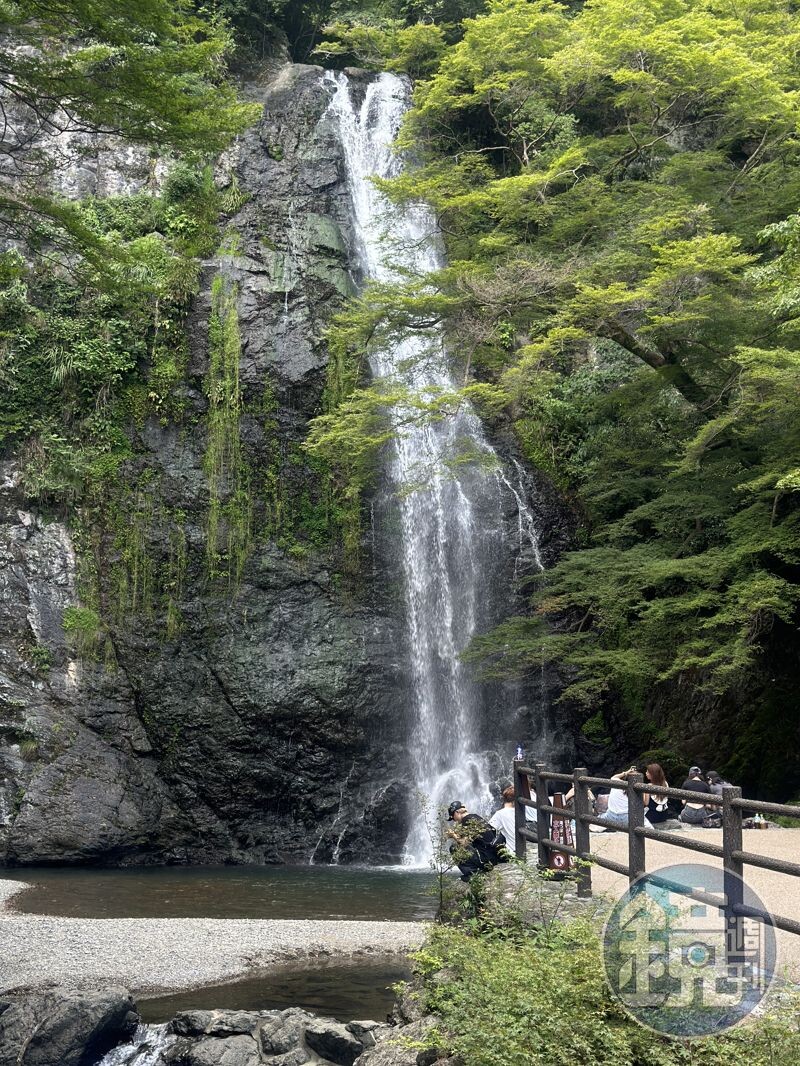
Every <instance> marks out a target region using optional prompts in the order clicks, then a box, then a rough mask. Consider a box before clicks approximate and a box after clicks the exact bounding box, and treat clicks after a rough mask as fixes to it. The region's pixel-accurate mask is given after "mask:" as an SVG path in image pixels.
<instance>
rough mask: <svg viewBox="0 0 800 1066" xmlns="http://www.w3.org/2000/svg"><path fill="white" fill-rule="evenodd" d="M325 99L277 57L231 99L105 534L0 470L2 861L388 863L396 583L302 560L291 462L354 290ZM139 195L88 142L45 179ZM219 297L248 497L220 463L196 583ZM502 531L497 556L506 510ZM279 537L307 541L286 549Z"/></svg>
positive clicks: (523, 706) (401, 825)
mask: <svg viewBox="0 0 800 1066" xmlns="http://www.w3.org/2000/svg"><path fill="white" fill-rule="evenodd" d="M332 89H333V86H332V84H331V83H330V82H328V81H326V80H325V78H324V73H323V71H322V70H321V69H320V68H318V67H309V66H300V65H291V64H285V65H284V66H282V67H281V68H280V69H279V70H278V72H277V74H276V75H275V76H272V77H271V78H270V80H269V81H268V83H267V84H266V86H263V87H262V86H259V85H257V84H255V83H253V84H251V85H249V86H248V89H247V91H248V94H249V95H250V96H251V97H253V98H256V99H259V100H261V101H262V102H263V104H264V116H263V119H262V121H261V122H260V124H258V125H257V126H256V127H254V128H253V129H251V130H250V131H249V132H248V133H247V134H246V135H245V136H244V137H243V138H242V139H241V142H240V143H239V144H238V145H237V146H235V149H234V150H233V151H232V153H231V156H230V158H229V159H227V160H226V161H225V167H226V168H228V169H231V168H232V169H233V171H234V172H235V174H236V175H237V178H238V185H239V189H240V193H241V194H240V195H237V198H236V205H235V208H234V211H235V213H234V214H233V216H232V217H231V219H230V221H229V223H228V226H227V229H226V232H225V236H224V240H223V243H222V246H221V249H220V251H219V253H218V254H217V255H216V256H215V257H214V258H213V259H211V260H209V261H207V262H206V263H204V265H203V273H202V286H201V293H200V295H199V297H198V299H197V300H196V302H195V305H194V308H193V311H192V314H191V317H190V321H189V353H190V354H189V361H188V371H187V375H186V379H185V382H184V384H183V385H182V386H181V388H180V392H181V403H182V409H183V415H182V417H181V418H180V419H178V420H170V419H168V418H163V419H159V418H155V417H151V418H149V419H147V420H145V421H144V422H142V423H141V424H136V423H135V422H133V423H132V424H131V427H130V433H131V434H132V437H133V442H134V452H135V458H134V459H132V460H131V461H130V462H129V463H128V464H127V466H126V468H125V478H126V479H128V481H129V484H130V493H129V506H128V510H127V511H124V512H122V514H121V515H120V514H119V513H118V514H117V515H116V518H115V521H116V524H117V530H116V533H115V534H114V535H112V533H110V532H109V528H108V526H104V525H103V522H104V521H105V518H104V517H103V516H102V515H99V514H98V512H97V511H95V512H94V513H93V514H92V515H91V516H89V518H87V517H86V516H84V519H83V521H78V522H75V521H73V518H74V516H72V517H71V519H70V523H69V525H68V524H65V523H64V522H59V521H53V520H52V518H47V517H45V516H43V515H42V514H39V513H37V512H36V511H35V510H33V509H32V508H31V506H30V504H29V502H28V501H27V500H26V499H25V496H24V494H23V493H22V491H21V489H20V485H19V480H18V471H17V468H16V467H15V465H14V463H13V462H8V463H6V464H5V466H4V468H3V477H2V496H0V507H2V513H1V514H0V519H2V530H0V603H1V604H2V622H1V623H0V862H3V861H5V862H6V863H11V864H33V863H64V862H98V863H115V864H130V863H142V862H227V861H232V862H277V861H285V860H298V861H307V860H311V861H320V862H323V861H342V862H348V861H373V862H375V861H378V862H390V861H393V860H397V859H398V858H399V856H400V854H401V852H402V847H403V843H404V840H405V837H406V833H407V828H408V819H409V809H410V803H411V800H412V798H413V788H412V785H411V783H410V782H409V773H408V757H407V742H408V735H407V731H408V728H409V727H408V723H407V722H406V721H405V717H404V707H405V704H406V700H405V692H404V677H405V676H406V670H405V660H404V655H405V652H404V648H403V635H402V620H401V617H400V614H401V612H400V607H399V603H398V586H397V577H396V575H395V574H393V573H392V570H391V562H390V561H389V560H390V556H388V555H387V556H386V557H384V556H383V555H382V553H381V551H380V549H379V548H377V549H376V548H375V546H374V545H373V544H372V540H371V536H370V530H366V531H365V534H364V538H363V540H364V543H363V545H362V563H361V567H360V573H359V574H358V575H357V576H355V577H349V578H348V577H344V576H343V575H342V573H341V572H339V570H340V568H335V567H334V566H332V565H331V556H330V554H329V553H326V552H325V551H324V550H322V549H321V548H318V547H317V546H315V544H316V541H315V537H314V529H315V523H316V522H317V521H318V517H319V510H320V507H321V506H323V504H324V500H323V501H322V502H321V500H320V491H319V485H318V484H317V480H318V473H317V472H315V471H314V470H313V469H312V468H311V467H310V466H309V463H308V461H307V459H306V458H305V456H304V454H303V453H302V451H301V450H300V443H301V441H302V440H303V439H304V436H305V432H306V426H307V423H308V420H309V419H310V418H311V417H312V416H314V415H315V414H318V413H319V411H320V405H321V401H322V396H323V391H324V388H325V380H326V371H327V363H328V353H327V351H326V349H325V345H324V343H323V341H322V337H321V333H322V329H323V327H324V325H325V323H326V322H327V321H328V320H329V318H330V316H331V314H332V313H333V312H334V311H335V310H336V308H337V307H338V306H339V305H340V303H341V301H342V298H343V297H344V296H345V295H347V294H348V293H349V292H351V291H352V289H353V281H352V271H351V265H352V260H351V255H350V249H351V248H352V234H351V233H350V231H349V202H348V194H347V190H346V187H345V184H344V168H343V162H342V158H341V149H340V146H339V145H338V143H337V140H336V136H335V129H334V127H333V125H332V123H331V120H330V118H329V117H328V116H327V114H326V108H327V105H328V102H329V99H330V95H331V93H332ZM92 153H94V154H92ZM146 180H147V175H146V168H145V167H144V164H143V161H142V160H141V159H139V158H138V157H136V158H134V155H132V154H131V153H130V151H129V150H127V149H124V150H122V149H120V150H119V152H118V153H117V155H116V156H115V155H114V153H113V152H112V151H111V149H109V148H108V146H107V145H105V146H104V145H95V146H92V145H88V146H85V151H83V153H82V155H81V163H80V170H79V172H74V173H72V175H71V176H67V177H65V176H63V175H62V185H63V187H64V190H66V191H72V192H75V193H77V194H80V195H85V194H87V193H100V194H102V193H105V192H108V191H111V192H114V193H120V192H128V191H131V189H136V188H139V187H141V186H142V184H143V183H144V182H145V181H146ZM65 182H66V184H64V183H65ZM220 300H223V301H224V302H225V307H226V308H227V311H226V314H228V312H230V313H231V314H232V315H233V319H234V321H235V325H236V333H237V343H239V346H240V350H239V357H238V386H237V387H238V388H239V389H240V392H241V416H240V418H239V421H238V427H237V433H238V443H236V445H235V449H236V462H237V463H240V465H241V469H242V470H246V472H247V484H246V489H242V487H241V485H239V483H238V482H237V480H236V476H234V475H233V474H231V470H230V469H228V470H227V472H226V473H225V475H224V477H223V478H222V483H221V487H219V499H218V501H217V504H218V507H219V516H218V517H219V521H220V522H221V526H220V528H221V529H222V530H223V536H224V535H225V534H224V530H225V528H227V529H228V573H227V580H225V579H224V575H223V579H222V580H220V579H219V575H218V576H217V578H216V579H214V577H213V574H212V576H211V577H210V576H209V554H210V553H209V536H210V533H209V509H210V507H211V503H210V499H209V496H210V488H209V482H210V478H212V477H213V476H214V475H213V473H210V472H209V470H210V459H209V450H210V442H211V437H212V434H213V432H214V429H213V424H212V416H213V411H212V410H211V407H212V406H213V403H214V396H213V387H210V386H209V381H210V374H211V372H212V371H211V362H212V360H213V353H212V352H211V351H210V347H209V331H210V330H209V323H210V321H211V320H212V319H213V317H214V315H215V314H216V315H217V317H218V318H219V315H220V311H219V304H220ZM223 446H224V447H225V448H229V449H230V448H231V447H232V445H230V444H229V443H228V444H226V443H225V442H224V441H223ZM229 458H230V457H229ZM211 465H212V466H213V464H211ZM230 466H231V463H230V462H229V463H228V467H229V468H230ZM527 487H528V488H532V486H530V485H528V486H527ZM521 489H522V486H521ZM212 494H213V493H212ZM242 494H245V495H246V496H247V501H246V509H247V515H246V521H244V522H243V523H241V522H240V523H239V525H240V526H241V527H242V528H243V527H244V526H246V527H247V531H246V533H242V528H239V531H238V534H237V532H236V531H237V517H236V516H237V513H238V511H237V508H239V509H240V510H241V508H242V507H243V506H245V505H243V504H242V502H241V500H240V495H242ZM287 514H288V517H287ZM220 516H221V517H220ZM502 520H503V521H504V522H505V523H506V525H507V529H508V537H509V542H510V544H511V545H512V548H513V544H514V537H515V535H516V533H515V531H516V528H517V524H518V515H517V512H516V509H515V505H514V500H513V497H511V496H510V497H509V501H508V508H507V513H506V514H504V515H503V516H502ZM92 522H93V523H94V525H92ZM298 523H299V524H303V523H305V527H306V529H307V531H310V532H309V535H308V536H307V537H305V539H301V540H299V541H298V540H296V539H293V538H292V536H291V535H290V530H291V528H292V526H293V525H294V526H297V524H298ZM120 525H122V527H124V528H122V529H120V528H119V527H120ZM559 528H561V527H560V526H559V524H557V523H556V524H551V530H555V531H556V532H555V534H554V536H553V538H552V540H551V543H550V545H549V546H548V545H547V544H545V545H544V546H543V550H544V551H545V553H548V551H549V552H550V553H551V554H552V552H555V551H556V550H557V548H558V546H559V545H558V540H559V536H558V533H557V530H558V529H559ZM231 531H232V532H231ZM126 534H127V540H125V537H126ZM237 535H239V536H240V539H241V538H244V539H245V540H246V544H244V543H240V544H239V545H238V548H237V546H236V545H234V544H233V541H234V540H235V537H236V536H237ZM75 537H78V541H79V543H78V544H77V548H78V549H80V550H76V544H75ZM123 542H124V546H121V545H122V544H123ZM523 547H524V546H523ZM86 555H91V556H92V557H93V559H94V566H95V570H96V573H95V574H94V579H95V583H96V586H97V588H98V590H99V597H100V601H101V604H100V605H101V607H102V611H101V615H102V618H103V619H104V621H103V624H102V627H101V630H100V632H99V633H96V634H94V635H93V641H92V648H91V651H90V652H87V650H86V648H85V647H82V646H81V645H80V642H77V643H76V640H75V639H74V635H73V636H72V637H69V636H68V635H65V630H64V625H63V620H64V611H65V609H67V608H70V607H73V608H74V607H75V606H76V605H77V604H78V603H79V602H80V596H79V593H80V584H81V574H82V569H81V568H82V567H84V566H85V564H84V563H82V562H81V559H82V558H83V557H84V556H86ZM233 555H236V558H237V560H238V561H237V564H236V567H235V569H236V573H235V574H234V573H233V569H234V567H233V565H232V564H231V562H230V559H231V558H232V557H233ZM513 559H514V551H513V550H512V551H511V552H510V554H509V567H510V568H511V569H512V570H513V565H514V564H513ZM123 563H124V566H123ZM211 569H212V571H213V564H212V566H211ZM123 571H124V582H123V584H124V586H125V587H124V589H123V588H122V586H121V584H120V574H122V573H123ZM165 575H166V576H165ZM508 576H509V588H511V586H512V585H513V573H510V572H509V575H508ZM132 587H133V592H132V591H131V589H132ZM154 589H156V590H157V592H154V591H153V590H154ZM167 598H168V600H169V604H168V606H167V607H165V602H166V599H167ZM514 605H515V604H514V596H513V593H511V592H510V593H509V603H508V608H509V610H511V609H513V607H514ZM165 612H166V615H167V621H166V624H165ZM545 695H546V693H545ZM507 697H508V706H509V713H510V715H511V716H512V717H513V718H514V728H519V729H522V730H523V732H528V733H529V734H530V731H531V728H532V727H531V717H532V716H535V715H536V714H538V713H539V711H540V710H541V708H540V707H538V705H537V704H536V700H538V699H541V698H542V693H539V694H538V695H536V696H535V697H534V699H533V702H531V700H530V698H529V697H530V693H527V694H526V693H525V692H522V691H520V690H512V689H509V690H508V693H507ZM501 732H502V731H501Z"/></svg>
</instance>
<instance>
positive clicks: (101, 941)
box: [0, 881, 425, 995]
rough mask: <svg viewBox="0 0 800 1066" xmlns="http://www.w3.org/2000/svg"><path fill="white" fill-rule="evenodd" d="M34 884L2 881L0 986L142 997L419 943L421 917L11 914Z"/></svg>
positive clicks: (401, 949)
mask: <svg viewBox="0 0 800 1066" xmlns="http://www.w3.org/2000/svg"><path fill="white" fill-rule="evenodd" d="M25 887H26V886H25V885H24V884H22V883H21V882H19V881H0V959H2V960H3V961H2V968H0V991H5V990H8V989H11V988H17V987H21V986H41V985H44V984H48V983H50V984H52V983H57V984H62V985H68V986H70V987H72V988H89V987H98V986H103V985H107V984H118V985H124V986H125V987H126V988H129V989H130V990H131V991H132V992H133V993H134V994H139V995H141V994H147V993H157V992H162V991H173V990H174V991H177V990H180V989H188V988H196V987H198V986H201V985H210V984H223V983H226V982H228V981H234V980H236V979H238V978H241V977H245V976H247V975H248V974H255V973H257V972H258V971H263V970H268V969H271V968H272V967H273V966H274V965H275V964H276V963H279V962H285V961H289V960H296V959H303V958H315V957H326V958H328V957H331V956H337V957H342V958H346V957H348V956H358V955H367V954H369V955H390V954H399V953H402V952H407V951H410V950H413V949H414V948H416V947H418V946H419V945H420V944H421V943H422V940H423V938H424V935H425V925H424V923H422V922H376V921H305V920H304V921H291V920H283V921H281V920H251V919H234V918H225V919H217V918H124V919H85V918H56V917H51V916H45V915H28V914H26V915H20V914H14V913H13V912H11V911H9V909H8V907H7V905H5V906H4V904H6V903H7V900H8V899H9V898H10V897H11V896H13V895H14V894H15V893H16V892H19V891H20V889H22V888H25Z"/></svg>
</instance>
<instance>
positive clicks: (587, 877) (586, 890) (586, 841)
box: [572, 766, 592, 898]
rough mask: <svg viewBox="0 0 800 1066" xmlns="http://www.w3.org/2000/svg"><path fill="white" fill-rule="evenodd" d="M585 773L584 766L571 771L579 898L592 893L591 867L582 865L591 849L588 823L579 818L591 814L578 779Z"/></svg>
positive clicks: (586, 792)
mask: <svg viewBox="0 0 800 1066" xmlns="http://www.w3.org/2000/svg"><path fill="white" fill-rule="evenodd" d="M586 774H587V770H586V767H584V766H577V767H576V768H575V769H574V770H573V771H572V788H573V794H574V799H573V806H574V808H575V850H576V851H577V853H578V896H579V897H580V898H586V897H588V896H591V894H592V868H591V866H588V865H583V864H584V863H588V861H589V852H590V851H591V844H590V837H589V823H588V822H584V821H583V820H582V819H581V815H583V814H591V813H592V812H591V804H590V803H589V789H588V786H587V785H585V784H583V782H581V781H579V780H578V778H580V777H585V776H586Z"/></svg>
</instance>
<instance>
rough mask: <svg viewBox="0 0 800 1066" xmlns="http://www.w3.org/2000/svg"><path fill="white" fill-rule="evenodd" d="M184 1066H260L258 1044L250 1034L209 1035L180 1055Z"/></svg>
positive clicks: (260, 1059) (262, 1060)
mask: <svg viewBox="0 0 800 1066" xmlns="http://www.w3.org/2000/svg"><path fill="white" fill-rule="evenodd" d="M179 1061H180V1063H181V1064H182V1066H183V1064H184V1063H185V1066H262V1063H263V1062H264V1061H265V1060H264V1059H262V1057H261V1055H260V1053H259V1050H258V1044H257V1043H256V1041H255V1039H254V1038H253V1037H252V1036H245V1035H238V1036H227V1037H216V1036H209V1037H205V1038H204V1039H202V1040H200V1041H198V1042H197V1043H196V1044H193V1045H192V1047H191V1048H190V1050H189V1052H188V1054H183V1055H181V1057H180V1059H179Z"/></svg>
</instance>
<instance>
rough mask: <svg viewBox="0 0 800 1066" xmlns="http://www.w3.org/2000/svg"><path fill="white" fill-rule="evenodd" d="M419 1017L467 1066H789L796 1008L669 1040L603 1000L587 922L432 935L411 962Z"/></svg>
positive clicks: (607, 996)
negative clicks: (436, 1021) (438, 1029)
mask: <svg viewBox="0 0 800 1066" xmlns="http://www.w3.org/2000/svg"><path fill="white" fill-rule="evenodd" d="M416 960H417V961H416V969H417V972H418V973H419V975H420V977H421V980H422V985H423V988H422V998H423V999H424V1007H425V1010H426V1012H431V1013H435V1014H436V1015H437V1016H438V1017H440V1018H441V1019H442V1021H443V1023H444V1026H443V1028H444V1032H443V1033H442V1037H441V1043H442V1046H444V1047H447V1046H448V1045H452V1046H453V1047H454V1050H455V1051H456V1052H457V1053H458V1054H459V1055H460V1056H461V1057H462V1058H463V1060H464V1061H465V1062H468V1063H469V1064H470V1066H538V1064H540V1063H541V1064H546V1066H572V1064H574V1063H581V1064H583V1066H601V1064H602V1066H638V1064H648V1066H650V1064H652V1063H658V1064H659V1066H689V1064H692V1066H739V1064H741V1066H784V1064H785V1066H789V1064H790V1063H794V1062H795V1061H796V1059H797V1056H798V1054H799V1053H800V1030H798V1012H797V1006H796V1004H794V1005H793V1004H792V1003H791V1002H787V1003H785V1004H784V1007H783V1009H782V1010H781V1012H780V1015H779V1016H778V1015H777V1014H775V1015H773V1016H772V1017H770V1018H767V1019H761V1020H760V1021H759V1022H758V1023H757V1024H748V1025H745V1026H743V1027H742V1028H738V1029H735V1030H733V1031H731V1032H730V1033H727V1034H725V1035H723V1036H720V1037H712V1038H706V1039H703V1040H694V1041H688V1040H687V1041H683V1040H671V1039H669V1038H667V1037H663V1036H660V1035H658V1034H656V1033H654V1032H651V1031H650V1030H649V1029H645V1028H644V1027H643V1026H641V1025H639V1024H638V1023H637V1022H635V1021H633V1020H632V1019H631V1018H630V1017H629V1016H628V1015H627V1014H626V1013H625V1011H624V1010H623V1009H622V1007H621V1005H620V1004H619V1002H618V1001H617V1000H616V999H615V998H614V996H613V995H612V994H611V992H610V990H609V987H608V984H607V982H606V978H605V974H604V971H603V962H602V957H601V944H600V938H599V936H598V931H597V929H596V928H594V927H593V925H592V923H591V922H589V921H585V920H574V921H571V922H568V923H566V924H564V925H562V924H561V923H556V924H555V925H554V926H552V927H551V928H549V929H547V930H541V931H532V930H529V931H527V932H524V933H516V934H509V933H508V931H507V930H504V929H502V928H499V929H497V930H494V931H490V932H488V933H484V934H483V935H477V936H476V935H474V934H473V933H471V932H469V931H467V930H465V929H464V928H448V927H446V926H437V927H434V929H433V931H432V933H431V936H430V938H429V940H428V943H427V944H426V945H425V947H424V948H423V949H422V950H421V951H420V952H419V953H418V954H417V956H416Z"/></svg>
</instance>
